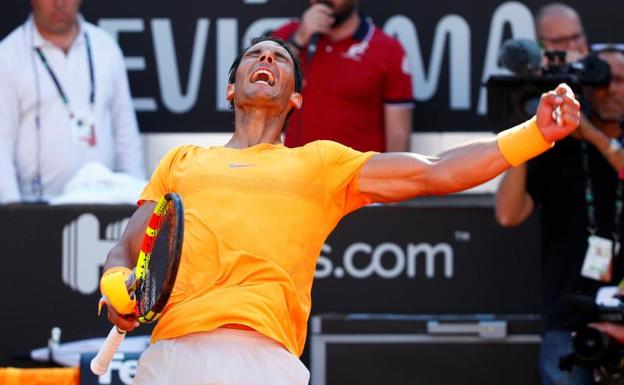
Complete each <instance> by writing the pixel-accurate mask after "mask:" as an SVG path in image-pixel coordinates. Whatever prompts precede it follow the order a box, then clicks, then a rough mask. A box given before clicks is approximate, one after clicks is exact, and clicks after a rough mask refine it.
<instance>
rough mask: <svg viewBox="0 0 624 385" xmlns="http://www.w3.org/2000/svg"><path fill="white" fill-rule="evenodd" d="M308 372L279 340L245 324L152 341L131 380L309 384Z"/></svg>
mask: <svg viewBox="0 0 624 385" xmlns="http://www.w3.org/2000/svg"><path fill="white" fill-rule="evenodd" d="M309 380H310V372H309V371H308V369H306V367H305V366H304V365H303V363H302V362H301V361H300V360H299V358H297V357H296V356H295V355H293V354H292V353H290V352H289V351H288V350H286V349H285V348H284V347H283V346H282V345H280V344H279V343H278V342H276V341H274V340H272V339H270V338H268V337H265V336H264V335H262V334H260V333H257V332H254V331H246V330H235V329H224V328H221V329H217V330H214V331H211V332H202V333H193V334H190V335H187V336H183V337H179V338H174V339H170V340H160V341H157V342H156V343H154V344H153V345H151V346H150V347H149V348H148V349H147V350H146V351H145V352H143V354H142V355H141V358H140V359H139V368H138V370H137V373H136V376H135V378H134V382H133V384H134V385H172V384H175V385H307V384H308V381H309Z"/></svg>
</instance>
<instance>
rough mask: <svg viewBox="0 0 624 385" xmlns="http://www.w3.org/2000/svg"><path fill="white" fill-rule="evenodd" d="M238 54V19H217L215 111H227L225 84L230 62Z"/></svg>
mask: <svg viewBox="0 0 624 385" xmlns="http://www.w3.org/2000/svg"><path fill="white" fill-rule="evenodd" d="M236 55H238V21H237V20H236V19H219V20H217V82H216V83H215V87H216V95H217V98H216V101H215V102H216V104H217V111H228V110H229V102H228V101H227V97H226V96H227V84H228V80H229V79H228V78H229V71H230V66H231V65H232V62H234V59H235V58H236Z"/></svg>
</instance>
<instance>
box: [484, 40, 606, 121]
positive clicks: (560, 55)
mask: <svg viewBox="0 0 624 385" xmlns="http://www.w3.org/2000/svg"><path fill="white" fill-rule="evenodd" d="M544 57H545V62H546V64H545V66H542V52H541V50H540V48H539V46H538V45H537V43H536V42H534V41H532V40H528V39H514V40H507V41H506V42H505V43H504V44H503V46H502V47H501V53H500V55H499V63H500V65H502V66H503V67H505V68H507V69H508V70H510V71H511V72H512V75H493V76H490V78H489V79H488V80H487V83H486V85H487V90H488V93H487V95H488V113H487V120H488V123H490V124H491V125H492V127H493V128H494V129H495V130H497V129H501V128H504V127H511V126H515V125H517V124H519V123H522V122H524V121H526V120H528V119H530V118H531V117H532V116H533V115H534V114H535V111H536V110H537V105H538V104H539V99H540V96H541V95H542V94H543V93H544V92H547V91H550V90H552V89H554V88H555V87H557V85H559V84H560V83H567V84H568V85H569V86H570V87H572V90H573V91H574V92H575V93H577V94H579V93H580V92H581V90H582V88H583V87H595V88H597V87H605V86H608V85H609V83H610V82H611V70H610V69H609V65H608V63H607V62H605V61H604V60H602V59H600V58H599V57H598V56H597V55H595V54H590V55H588V56H586V57H585V58H583V59H581V60H578V61H575V62H572V63H566V52H565V51H547V52H545V53H544Z"/></svg>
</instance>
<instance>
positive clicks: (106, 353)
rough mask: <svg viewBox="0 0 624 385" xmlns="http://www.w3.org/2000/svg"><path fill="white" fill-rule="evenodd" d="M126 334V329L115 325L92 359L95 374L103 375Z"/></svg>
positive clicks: (92, 368)
mask: <svg viewBox="0 0 624 385" xmlns="http://www.w3.org/2000/svg"><path fill="white" fill-rule="evenodd" d="M125 336H126V332H125V331H124V330H120V329H119V328H118V327H117V326H113V328H112V329H111V331H110V332H109V333H108V336H107V337H106V341H104V344H103V345H102V347H100V350H99V351H98V353H97V355H96V356H95V357H93V359H92V360H91V371H92V372H93V374H95V375H97V376H101V375H102V374H104V373H106V370H107V369H108V365H110V362H111V361H112V360H113V356H114V355H115V352H116V351H117V349H118V348H119V345H121V343H122V342H123V340H124V337H125Z"/></svg>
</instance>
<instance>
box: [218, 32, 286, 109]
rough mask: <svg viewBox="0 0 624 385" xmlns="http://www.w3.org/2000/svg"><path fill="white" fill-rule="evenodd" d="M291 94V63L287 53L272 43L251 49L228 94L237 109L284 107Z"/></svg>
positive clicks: (244, 55) (262, 43) (240, 66)
mask: <svg viewBox="0 0 624 385" xmlns="http://www.w3.org/2000/svg"><path fill="white" fill-rule="evenodd" d="M293 94H295V76H294V63H293V60H292V58H291V57H290V55H289V54H288V51H286V50H285V49H284V48H283V47H282V46H280V45H279V44H277V43H276V42H274V41H263V42H260V43H257V44H255V45H253V46H251V47H250V48H249V49H248V50H247V51H246V52H245V53H244V54H243V56H242V59H241V62H240V64H239V66H238V69H237V70H236V83H235V84H234V88H233V89H229V90H228V98H232V97H233V98H234V100H235V104H236V105H237V106H242V105H245V104H252V105H255V106H260V105H263V104H271V105H276V104H277V105H278V106H283V107H286V106H287V105H288V102H289V99H290V98H291V97H292V95H293Z"/></svg>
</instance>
